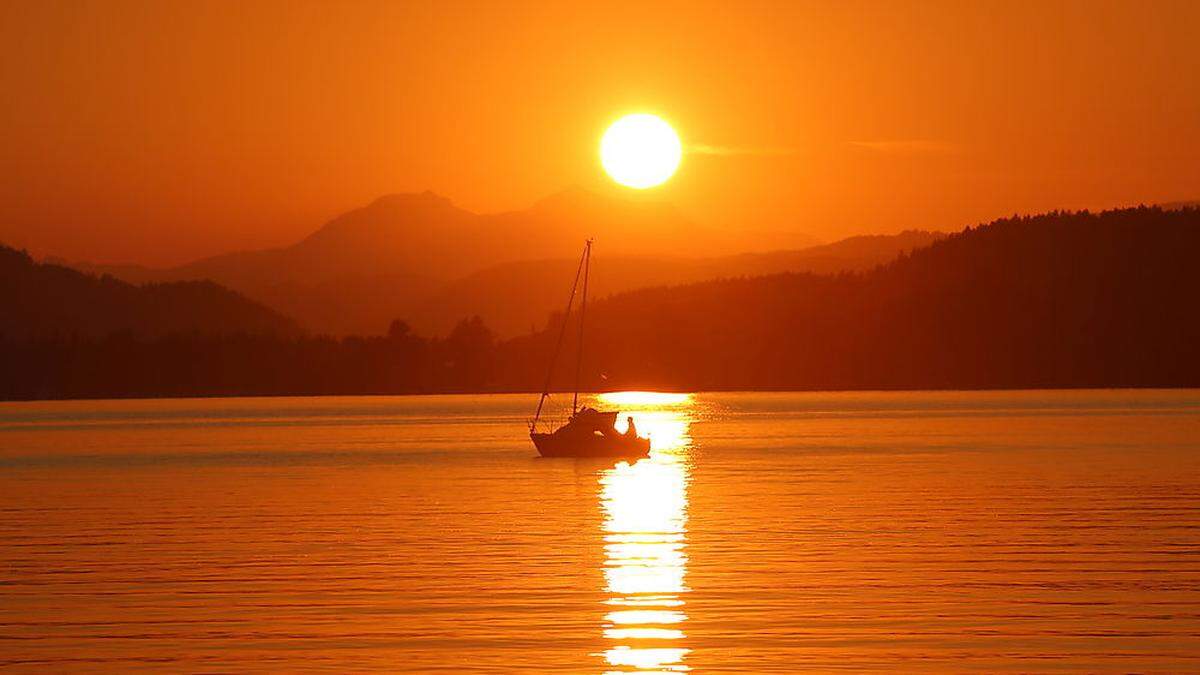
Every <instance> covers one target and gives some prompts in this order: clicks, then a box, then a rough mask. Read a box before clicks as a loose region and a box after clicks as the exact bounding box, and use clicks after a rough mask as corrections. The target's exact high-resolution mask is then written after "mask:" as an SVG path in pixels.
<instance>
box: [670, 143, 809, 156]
mask: <svg viewBox="0 0 1200 675" xmlns="http://www.w3.org/2000/svg"><path fill="white" fill-rule="evenodd" d="M688 152H690V153H692V154H693V155H718V156H722V157H731V156H735V155H746V156H759V157H769V156H775V155H794V154H796V152H797V150H796V148H787V147H754V146H736V145H692V146H690V147H688Z"/></svg>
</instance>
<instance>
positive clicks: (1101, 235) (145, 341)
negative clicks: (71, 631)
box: [0, 208, 1200, 398]
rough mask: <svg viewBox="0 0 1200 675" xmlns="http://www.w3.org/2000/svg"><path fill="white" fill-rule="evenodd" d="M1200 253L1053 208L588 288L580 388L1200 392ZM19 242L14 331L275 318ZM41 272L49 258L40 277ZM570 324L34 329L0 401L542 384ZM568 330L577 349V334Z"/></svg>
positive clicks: (1189, 228)
mask: <svg viewBox="0 0 1200 675" xmlns="http://www.w3.org/2000/svg"><path fill="white" fill-rule="evenodd" d="M1198 253H1200V210H1197V209H1194V208H1188V209H1181V210H1170V211H1168V210H1162V209H1159V208H1136V209H1125V210H1119V211H1108V212H1104V213H1100V214H1092V213H1086V212H1085V213H1050V214H1046V215H1041V216H1034V217H1023V218H1011V219H1006V220H999V221H995V222H993V223H990V224H987V225H983V226H980V227H976V228H968V229H967V230H964V231H963V232H961V233H958V234H955V235H952V236H950V237H948V238H945V239H943V240H941V241H938V242H937V243H934V244H933V245H931V246H929V247H926V248H922V249H918V250H916V251H914V252H913V253H911V254H909V255H905V256H902V257H901V258H899V259H897V260H895V261H894V262H891V263H889V264H887V265H884V266H882V267H878V268H875V269H874V270H872V271H869V272H863V273H843V274H838V275H824V276H822V275H814V274H777V275H771V276H761V277H746V278H734V279H722V280H717V281H709V282H704V283H697V284H691V285H683V286H674V287H659V288H650V289H643V290H639V291H630V292H627V293H623V294H619V295H616V296H613V297H611V298H609V299H605V300H600V301H598V302H593V303H589V305H588V315H587V319H588V333H587V347H588V349H587V353H586V359H585V361H584V364H583V371H582V373H583V384H584V386H585V388H587V389H595V390H620V389H668V390H685V391H691V390H717V389H749V390H753V389H882V388H1016V387H1020V388H1039V387H1125V386H1138V387H1142V386H1166V387H1175V386H1190V387H1198V386H1200V350H1198V349H1197V348H1196V345H1197V344H1200V312H1198V311H1197V309H1196V306H1197V296H1198V295H1200V268H1198V266H1197V263H1196V258H1197V254H1198ZM4 254H5V258H4V260H5V263H4V265H2V266H0V269H3V270H4V272H3V274H4V275H5V276H4V277H2V278H0V288H3V294H4V295H3V298H0V301H2V302H3V303H4V305H3V310H4V312H5V313H4V321H5V324H4V328H3V330H5V331H6V332H7V331H8V330H10V329H9V326H12V325H16V326H25V327H26V328H28V327H29V326H36V327H38V329H39V330H42V329H44V328H45V327H46V326H57V325H64V324H65V322H66V321H67V319H66V318H64V317H67V316H73V315H74V314H76V313H79V314H80V315H81V316H82V317H83V318H82V319H80V318H79V317H76V323H75V324H73V325H86V326H88V327H89V333H91V334H99V333H103V332H104V330H107V329H110V328H111V327H112V326H113V325H119V324H130V323H131V322H132V320H131V319H128V318H126V319H124V320H122V321H118V319H117V318H114V315H113V314H112V313H113V312H117V314H116V315H115V316H125V317H127V316H129V315H130V313H131V312H132V311H133V310H130V309H117V307H118V306H117V305H116V304H115V303H113V302H110V301H111V300H112V298H113V297H122V298H126V299H128V298H133V300H130V304H131V305H132V306H134V307H139V308H142V309H139V310H138V311H137V312H134V315H135V316H140V317H142V319H143V320H147V321H149V319H148V318H147V317H150V316H157V317H158V318H157V319H156V320H155V321H154V322H152V325H153V326H155V327H156V329H157V333H158V334H160V335H162V333H163V331H165V330H167V329H168V328H175V327H178V326H180V325H184V324H187V325H200V326H203V325H213V324H212V322H215V321H216V320H217V319H216V317H224V319H223V321H225V322H226V323H224V324H223V325H226V326H232V325H264V324H265V325H267V326H275V325H278V323H279V321H280V320H279V319H278V317H274V316H273V315H265V316H264V315H263V314H261V312H262V311H263V310H262V309H261V308H255V309H252V308H253V306H249V307H248V306H247V305H246V304H245V301H244V300H240V299H236V300H234V299H231V298H230V296H229V295H227V294H226V292H223V291H220V290H219V289H216V288H214V287H211V286H204V287H199V288H198V287H194V286H183V287H176V286H165V287H161V288H158V289H157V290H156V289H155V288H150V289H137V288H133V287H130V286H127V285H125V284H119V283H118V282H115V281H112V280H95V279H88V278H86V277H84V278H80V277H81V275H74V276H71V275H68V274H67V270H63V269H62V268H55V269H47V268H39V269H34V270H32V271H31V270H30V269H29V268H30V265H31V263H30V262H29V261H28V259H27V258H24V257H22V256H20V254H16V253H15V252H13V251H11V250H7V251H5V252H4ZM14 259H15V260H16V263H18V264H16V265H14ZM14 268H22V269H23V270H24V271H23V272H22V274H23V275H24V276H21V274H14V272H13V269H14ZM32 274H38V275H41V276H39V282H38V284H39V285H32V282H30V281H29V275H32ZM14 279H18V280H20V283H14ZM184 288H187V289H191V291H195V292H197V293H200V294H201V295H204V294H206V293H207V294H215V295H213V297H211V298H209V302H214V303H215V302H217V300H218V299H220V300H221V302H234V303H235V305H236V306H237V307H241V308H242V311H244V312H246V314H245V315H244V316H245V318H243V319H241V323H240V324H239V323H237V322H231V321H230V320H229V319H228V316H229V314H228V313H226V311H225V310H220V311H218V310H216V309H212V308H211V307H210V308H208V309H205V305H204V304H203V303H198V302H186V303H185V302H183V301H182V300H180V297H181V295H183V291H182V290H181V289H184ZM22 289H24V290H22ZM205 289H206V290H205ZM22 293H29V294H30V295H29V297H27V298H26V297H22V295H21V294H22ZM168 297H169V298H171V301H169V302H168V301H167V300H165V299H164V298H168ZM234 297H235V298H236V296H234ZM239 303H240V304H239ZM14 306H15V307H16V308H17V309H18V312H19V313H18V314H17V315H16V318H15V319H14V314H13V312H12V311H11V310H12V308H13V307H14ZM147 307H149V308H152V309H151V310H147V309H146V308H147ZM160 313H165V314H160ZM180 316H182V317H186V318H185V319H184V318H179V317H180ZM21 317H24V318H21ZM165 317H171V318H170V319H169V320H168V319H167V318H165ZM572 318H575V317H572ZM80 321H82V322H83V323H82V324H80V323H79V322H80ZM181 322H182V323H181ZM256 322H258V323H256ZM134 323H136V322H134ZM559 325H561V318H559V319H558V321H557V322H556V321H553V320H552V321H551V322H549V326H548V327H547V329H545V330H544V331H541V332H538V333H534V334H531V335H528V336H525V337H521V338H516V339H512V340H508V341H497V340H496V339H495V336H494V334H493V333H491V332H490V331H489V330H488V329H487V327H486V326H485V325H484V324H483V322H481V321H479V320H478V319H477V318H476V319H472V320H465V321H462V322H460V323H459V324H458V326H457V327H456V328H455V329H454V330H453V331H451V334H450V335H449V336H448V337H447V338H445V339H425V338H421V337H419V336H416V335H414V334H412V333H411V332H410V331H409V330H408V327H407V325H406V324H404V323H403V322H400V321H397V322H395V323H394V324H393V326H392V329H391V331H389V333H388V335H386V336H379V337H370V338H362V337H349V338H343V339H332V338H321V337H306V336H283V337H281V336H279V335H266V334H259V335H257V336H215V335H202V334H199V333H191V334H186V333H185V334H178V333H177V334H173V335H162V336H161V337H135V336H131V335H126V336H121V337H119V338H118V339H112V338H106V339H99V340H73V339H68V340H64V339H61V337H60V338H56V339H55V338H52V339H35V340H28V339H13V334H12V333H9V334H8V336H7V339H5V337H4V336H0V373H3V374H4V375H5V377H0V398H71V397H96V396H161V395H172V396H190V395H252V394H280V395H282V394H332V393H337V394H355V393H420V392H471V391H538V390H540V387H541V384H542V378H543V377H544V376H545V367H546V363H547V360H548V358H549V355H550V353H551V352H552V349H553V342H554V340H555V339H556V338H557V332H556V329H557V326H559ZM34 332H36V331H34ZM567 338H568V339H567V341H566V343H567V344H568V345H572V344H574V342H575V336H574V335H573V330H572V331H568V334H567ZM574 358H575V357H574V354H573V353H572V351H571V350H570V349H567V350H565V351H564V353H563V354H562V355H561V356H560V359H559V375H560V378H559V379H558V380H557V385H558V387H559V388H565V387H566V386H567V384H568V382H569V380H568V378H572V379H573V375H574V368H573V367H571V366H572V365H573V362H574Z"/></svg>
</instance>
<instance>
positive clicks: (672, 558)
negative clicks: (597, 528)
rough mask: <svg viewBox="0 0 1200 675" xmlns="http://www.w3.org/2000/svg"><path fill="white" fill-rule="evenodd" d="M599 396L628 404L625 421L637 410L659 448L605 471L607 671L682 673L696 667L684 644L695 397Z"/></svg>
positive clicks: (602, 484)
mask: <svg viewBox="0 0 1200 675" xmlns="http://www.w3.org/2000/svg"><path fill="white" fill-rule="evenodd" d="M599 402H600V403H601V404H602V405H603V404H607V406H613V405H619V406H621V408H622V413H621V417H620V422H619V424H618V428H619V429H620V430H624V427H625V426H626V421H625V417H626V416H630V415H631V416H633V418H634V423H635V424H636V425H637V428H638V432H639V433H640V434H641V435H644V436H649V437H650V444H651V455H650V457H649V458H647V459H642V460H638V461H637V462H636V463H634V464H629V463H627V462H621V463H619V464H617V465H616V466H614V467H613V468H611V469H606V470H604V471H602V472H601V473H600V504H601V507H602V509H603V512H604V523H603V541H604V551H605V566H604V579H605V590H606V591H607V592H608V593H609V594H610V597H609V598H608V599H607V600H605V604H606V605H608V606H609V608H610V611H608V612H607V613H606V614H605V615H604V622H605V623H604V627H603V631H602V632H603V635H604V637H605V638H607V639H609V640H612V641H613V644H612V646H611V647H610V648H609V649H607V650H606V651H605V652H604V654H603V656H604V659H605V660H606V661H607V663H608V666H609V667H610V668H612V670H608V671H606V672H607V673H612V674H616V673H679V672H684V671H687V670H689V668H688V666H686V665H685V664H684V662H683V661H684V658H685V657H686V656H687V654H688V652H689V650H688V649H687V648H686V647H683V646H681V642H680V641H681V640H683V639H685V637H686V635H685V633H684V628H683V624H684V622H685V621H686V619H687V614H686V613H685V611H684V605H685V604H686V603H685V601H684V596H685V594H686V593H687V592H688V588H687V582H686V575H687V553H686V549H687V482H688V472H689V461H690V460H689V451H690V448H691V437H690V436H689V435H688V427H689V425H690V423H691V412H692V405H691V404H692V397H691V396H690V395H689V394H660V393H654V392H618V393H612V394H602V395H601V396H600V397H599Z"/></svg>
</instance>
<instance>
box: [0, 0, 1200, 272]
mask: <svg viewBox="0 0 1200 675" xmlns="http://www.w3.org/2000/svg"><path fill="white" fill-rule="evenodd" d="M1198 24H1200V3H1175V4H1171V5H1170V6H1169V7H1168V6H1167V5H1163V6H1162V7H1159V8H1157V9H1154V10H1147V9H1146V8H1145V7H1144V6H1143V5H1142V4H1139V3H1133V2H1113V3H1103V4H1101V3H1021V4H1018V3H1009V4H1006V5H1004V6H1003V9H1002V11H1000V10H999V8H998V7H996V6H994V5H991V4H986V3H957V2H949V1H934V2H920V3H917V2H913V3H903V2H896V3H882V4H875V3H869V4H866V5H861V4H845V3H838V2H833V1H832V0H829V1H825V2H812V3H779V4H774V5H771V6H740V5H739V6H738V7H737V8H736V9H735V8H733V7H729V6H719V5H712V6H701V5H688V6H686V7H683V6H679V5H676V4H673V3H662V4H658V3H651V4H646V3H631V2H629V3H626V2H616V3H612V2H578V3H575V2H573V3H559V4H546V3H494V4H489V3H481V4H475V5H471V7H470V9H469V11H468V10H466V9H465V8H464V7H461V6H457V5H455V4H454V3H446V4H425V3H393V2H383V1H366V2H357V3H317V4H306V3H300V4H297V3H281V2H278V1H276V0H264V1H257V2H245V3H238V4H237V5H236V6H230V5H226V4H221V3H217V4H214V3H199V2H161V3H144V2H79V3H76V2H71V3H38V2H10V3H4V4H3V5H0V36H2V37H3V40H4V44H5V46H6V57H7V58H5V59H4V60H3V62H2V63H0V78H3V82H4V84H5V89H6V91H8V92H10V93H11V95H10V97H9V98H10V99H11V101H12V104H11V105H6V106H4V107H3V109H2V110H0V123H2V124H3V128H4V129H5V130H6V132H7V133H6V142H5V159H6V161H5V162H4V167H5V168H4V170H3V180H0V204H3V205H4V214H3V215H4V217H3V218H0V241H3V242H5V243H7V244H11V245H16V246H19V247H27V248H29V249H30V250H32V251H33V252H34V253H35V254H39V255H40V254H54V255H57V256H62V257H64V258H68V259H72V260H94V261H108V262H131V263H142V264H154V265H160V264H180V263H184V262H189V261H192V260H195V259H197V258H200V257H203V256H207V255H213V254H218V253H225V252H229V251H233V250H243V249H247V248H259V247H265V246H282V245H287V244H292V243H295V242H297V241H299V240H300V239H302V238H303V237H305V236H307V235H309V234H311V233H312V232H313V231H315V230H316V229H317V228H319V227H320V226H321V225H322V224H324V223H326V222H328V221H329V220H330V219H331V218H333V217H335V216H337V215H339V214H342V213H345V212H347V211H350V210H351V209H355V208H358V207H361V206H363V205H366V204H369V203H370V202H372V201H373V200H375V199H376V198H378V197H380V196H381V195H385V194H392V193H401V192H404V193H419V192H422V191H424V190H432V191H434V192H436V193H438V194H440V195H444V196H446V197H448V198H449V199H450V200H451V201H452V202H453V203H454V204H456V205H458V206H461V207H462V208H464V209H467V210H470V211H473V212H476V213H500V212H508V211H514V210H521V209H526V208H529V207H530V206H531V205H533V204H535V203H537V202H538V201H539V200H542V199H544V198H546V197H547V196H549V195H554V194H558V193H560V192H561V191H563V190H564V189H567V188H570V187H572V186H579V187H583V188H585V189H588V190H592V191H597V192H603V193H605V194H610V195H611V194H627V193H631V191H630V190H628V189H626V188H622V187H619V186H616V185H613V184H612V183H611V181H610V180H609V179H608V178H607V177H606V176H605V174H604V172H603V170H602V168H601V167H600V165H599V163H598V162H597V161H596V139H597V138H598V137H599V136H600V135H601V134H602V133H603V131H604V129H605V128H606V127H607V126H608V125H609V124H610V123H611V122H612V121H613V119H614V117H616V116H618V115H619V114H621V112H622V111H631V110H654V111H659V112H661V113H662V114H663V115H664V116H665V117H666V118H667V119H669V120H670V122H671V123H672V124H673V125H675V126H676V128H678V129H681V130H686V132H687V133H686V139H687V149H686V152H687V158H686V160H685V161H686V171H680V172H678V173H676V174H675V176H674V177H673V178H672V179H671V180H670V181H668V182H667V183H664V184H662V185H661V186H660V187H658V188H656V189H655V190H653V191H652V192H653V195H652V196H651V198H653V199H654V200H661V201H662V202H665V203H667V204H670V205H672V207H674V208H677V209H678V210H679V211H680V212H681V213H683V214H684V215H686V216H687V217H688V219H689V220H692V221H695V222H696V223H698V224H700V225H704V226H707V227H711V228H714V229H720V230H722V231H729V232H731V233H732V235H731V236H732V237H733V241H732V242H731V243H730V244H729V245H728V247H723V248H721V249H720V250H712V251H709V252H708V253H709V254H718V253H722V252H738V251H737V250H734V249H743V250H752V249H753V250H769V249H779V248H789V247H790V248H795V247H798V246H800V245H802V242H803V241H808V242H810V243H811V242H812V240H813V239H814V238H815V239H818V240H821V241H833V240H835V239H840V238H843V237H847V236H851V235H856V234H881V233H895V232H899V231H901V230H904V229H910V228H920V229H943V230H948V229H959V228H961V227H963V226H965V225H971V224H975V223H978V222H981V221H985V220H990V219H992V218H995V217H999V216H1004V215H1009V214H1012V213H1014V212H1016V213H1031V212H1041V211H1046V210H1052V209H1057V208H1084V207H1087V208H1104V207H1111V206H1119V205H1132V204H1137V203H1139V202H1145V203H1154V202H1162V201H1175V200H1186V199H1197V198H1200V194H1198V192H1197V191H1198V188H1197V186H1198V185H1200V125H1197V124H1195V111H1196V110H1197V108H1198V107H1200V88H1197V87H1195V86H1193V85H1191V84H1190V82H1192V81H1193V80H1194V79H1195V78H1194V73H1196V72H1200V50H1197V49H1196V48H1195V35H1194V33H1195V26H1196V25H1198ZM498 27H500V28H502V29H498ZM231 74H232V76H231ZM633 196H634V197H635V198H636V197H637V195H633ZM597 235H598V236H603V235H604V233H597ZM713 246H714V247H715V246H716V245H715V244H714V245H713ZM519 251H520V244H518V243H516V242H514V243H513V245H512V249H510V250H507V251H501V252H498V253H503V254H505V255H504V257H511V255H512V254H513V253H514V252H519Z"/></svg>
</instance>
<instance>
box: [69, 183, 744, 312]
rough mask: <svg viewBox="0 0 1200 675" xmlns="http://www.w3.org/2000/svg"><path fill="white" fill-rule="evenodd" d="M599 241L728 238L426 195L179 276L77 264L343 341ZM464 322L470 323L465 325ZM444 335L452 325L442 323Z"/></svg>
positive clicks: (682, 249) (681, 242)
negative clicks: (504, 269) (509, 265)
mask: <svg viewBox="0 0 1200 675" xmlns="http://www.w3.org/2000/svg"><path fill="white" fill-rule="evenodd" d="M589 236H600V237H603V238H604V239H605V241H607V242H609V243H608V250H610V251H613V252H617V253H626V254H630V253H635V252H637V251H643V250H658V249H662V248H664V247H665V248H667V249H668V250H673V251H678V252H679V253H680V254H695V253H697V252H700V251H705V250H714V249H718V248H719V247H720V246H721V241H723V240H722V239H721V236H722V235H721V233H719V232H716V231H710V230H705V229H704V228H700V227H698V226H696V225H695V224H693V223H691V222H690V221H688V220H687V219H686V218H684V217H683V216H682V215H680V214H679V213H678V212H677V211H676V210H675V209H674V207H672V206H670V205H667V204H663V203H660V202H654V201H648V200H644V199H618V198H609V197H602V196H599V195H595V194H592V193H590V192H587V191H585V190H581V189H572V190H567V191H564V192H562V193H560V194H558V195H555V196H553V197H551V198H548V199H545V200H543V201H541V202H539V203H537V204H535V205H534V206H533V207H531V208H530V209H527V210H524V211H512V212H506V213H499V214H487V215H481V214H476V213H472V212H470V211H466V210H464V209H461V208H458V207H457V206H455V205H454V204H452V203H451V202H450V201H449V200H448V199H446V198H444V197H440V196H438V195H435V194H433V193H432V192H424V193H420V194H398V195H389V196H385V197H381V198H379V199H377V200H375V201H374V202H372V203H370V204H368V205H367V206H364V207H362V208H359V209H355V210H353V211H350V212H348V213H346V214H343V215H341V216H339V217H337V218H335V219H333V220H332V221H330V222H329V223H327V224H326V225H324V226H323V227H321V228H320V229H318V230H317V231H316V232H314V233H312V234H311V235H309V236H308V237H305V238H304V239H303V240H301V241H299V242H297V243H296V244H293V245H291V246H285V247H281V248H274V249H264V250H259V251H242V252H236V253H229V254H225V255H219V256H213V257H210V258H205V259H202V260H197V261H195V262H192V263H189V264H186V265H182V266H179V267H175V268H171V269H162V270H153V269H149V268H144V267H138V266H130V265H92V264H87V263H80V264H77V265H76V267H78V268H80V269H82V270H84V271H91V272H95V273H109V274H113V275H114V276H118V277H119V278H122V279H125V280H127V281H131V282H137V283H142V282H147V281H159V282H161V281H180V280H190V279H209V280H212V281H215V282H217V283H219V284H222V285H224V286H228V287H230V288H233V289H235V290H237V291H239V292H242V293H245V294H246V295H247V296H248V297H251V298H253V299H255V300H257V301H260V302H263V303H265V304H267V305H269V306H271V307H274V308H276V309H279V310H280V311H282V312H285V313H287V314H289V315H291V316H295V317H298V318H299V319H300V320H301V321H302V322H303V323H304V324H305V326H306V327H308V328H309V329H311V330H314V331H317V332H328V333H333V334H378V333H380V332H382V331H383V330H384V329H385V328H386V327H387V325H388V323H389V322H390V321H391V320H392V319H394V318H396V317H405V316H409V315H411V314H412V313H414V312H416V311H417V310H418V308H420V307H422V306H428V299H429V298H430V297H431V295H432V294H433V293H434V291H436V290H438V289H440V288H441V287H442V286H444V285H445V284H447V283H450V282H452V281H454V280H456V279H458V278H460V277H462V276H465V275H468V274H471V273H474V272H477V271H479V270H481V269H484V268H486V267H489V266H492V265H496V264H500V263H505V262H514V261H518V260H527V259H531V258H532V259H536V258H549V257H555V256H560V255H562V254H563V252H565V251H573V250H575V249H576V248H578V247H579V246H580V245H581V244H582V242H583V240H584V239H585V238H587V237H589ZM456 318H461V317H456ZM439 325H441V324H439Z"/></svg>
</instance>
